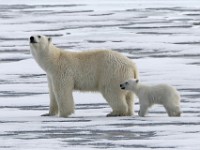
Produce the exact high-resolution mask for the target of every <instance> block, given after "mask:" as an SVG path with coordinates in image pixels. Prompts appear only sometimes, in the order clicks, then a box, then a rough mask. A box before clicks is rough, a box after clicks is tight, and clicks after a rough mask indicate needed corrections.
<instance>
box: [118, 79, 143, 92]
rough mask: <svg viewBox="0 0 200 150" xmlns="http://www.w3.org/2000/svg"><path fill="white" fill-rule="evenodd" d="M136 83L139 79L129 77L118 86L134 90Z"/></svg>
mask: <svg viewBox="0 0 200 150" xmlns="http://www.w3.org/2000/svg"><path fill="white" fill-rule="evenodd" d="M138 83H139V80H135V79H130V80H128V81H126V82H124V83H122V84H120V88H121V89H122V90H129V91H134V90H135V89H136V88H137V85H138Z"/></svg>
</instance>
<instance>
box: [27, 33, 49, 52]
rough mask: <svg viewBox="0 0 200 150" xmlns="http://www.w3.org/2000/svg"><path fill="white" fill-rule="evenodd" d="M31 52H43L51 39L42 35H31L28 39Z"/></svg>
mask: <svg viewBox="0 0 200 150" xmlns="http://www.w3.org/2000/svg"><path fill="white" fill-rule="evenodd" d="M29 42H30V48H31V52H34V51H35V52H37V51H45V50H47V49H48V46H49V44H50V43H51V38H49V37H46V36H43V35H32V36H31V37H30V39H29Z"/></svg>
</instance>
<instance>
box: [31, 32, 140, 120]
mask: <svg viewBox="0 0 200 150" xmlns="http://www.w3.org/2000/svg"><path fill="white" fill-rule="evenodd" d="M32 38H34V43H32V42H31V40H30V48H31V53H32V55H33V57H34V59H35V60H36V62H37V63H38V64H39V65H40V67H41V68H42V69H43V70H44V71H45V72H46V73H47V78H48V85H49V92H50V109H49V113H48V114H46V115H56V114H58V115H59V116H60V117H67V116H69V115H70V114H71V113H73V112H74V101H73V96H72V91H73V90H80V91H99V92H101V93H102V95H103V96H104V98H105V99H106V100H107V102H108V104H109V105H110V106H111V108H112V110H113V111H112V112H111V113H110V114H108V116H128V115H132V114H133V109H132V107H133V104H134V103H133V94H132V93H131V92H128V91H122V90H121V89H120V87H119V84H120V83H121V82H122V81H124V80H126V79H127V78H136V79H137V78H138V71H137V67H136V65H135V64H134V63H133V62H132V61H131V60H129V59H128V58H127V57H125V56H123V55H121V54H119V53H117V52H114V51H110V50H96V51H87V52H68V51H64V50H61V49H59V48H57V47H55V46H54V45H53V44H52V43H51V40H50V39H48V38H47V37H45V36H36V35H35V36H32Z"/></svg>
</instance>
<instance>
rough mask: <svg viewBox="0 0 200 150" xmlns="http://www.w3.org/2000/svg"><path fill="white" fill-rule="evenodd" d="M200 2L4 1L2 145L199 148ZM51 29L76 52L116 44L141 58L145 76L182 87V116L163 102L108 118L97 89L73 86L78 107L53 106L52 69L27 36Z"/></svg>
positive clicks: (0, 6)
mask: <svg viewBox="0 0 200 150" xmlns="http://www.w3.org/2000/svg"><path fill="white" fill-rule="evenodd" d="M199 20H200V2H199V1H198V0H191V1H180V0H174V1H169V0H167V1H156V0H150V1H147V0H146V1H144V0H138V1H137V0H136V1H132V0H127V1H120V0H109V1H107V0H101V1H99V2H97V1H92V0H87V1H81V0H77V1H72V0H69V1H64V0H63V1H59V2H58V1H54V0H51V1H43V2H42V3H41V2H40V1H39V0H38V1H37V0H36V1H20V2H19V1H17V0H12V1H9V2H7V1H5V2H4V1H3V2H2V1H0V25H1V28H0V33H1V34H0V128H1V131H0V148H1V149H55V148H58V149H66V148H70V149H80V148H81V149H95V148H96V149H105V148H107V149H122V148H124V149H134V148H135V149H152V148H155V149H164V148H165V149H176V150H179V149H181V150H182V149H188V150H191V149H199V147H200V144H199V139H200V128H199V125H200V109H199V108H200V88H199V85H200V59H199V58H200V50H199V48H200V21H199ZM32 34H44V35H48V36H51V37H52V38H53V43H55V44H56V45H57V46H58V47H61V48H65V49H68V50H70V51H83V50H86V49H113V50H116V51H119V52H121V53H123V54H124V55H126V56H128V57H129V58H131V59H134V61H135V62H136V63H137V65H138V67H139V71H140V77H141V81H143V82H145V83H152V84H156V83H163V82H164V83H169V84H171V85H173V86H175V87H176V88H177V89H178V90H179V91H180V93H181V96H182V100H181V107H182V111H183V114H182V117H180V118H169V117H168V116H167V114H166V113H165V111H164V109H163V108H162V107H161V106H155V107H153V108H152V109H150V112H149V114H148V116H147V117H145V118H141V117H138V115H137V112H138V107H139V106H138V100H137V99H136V100H135V116H132V117H116V118H115V117H113V118H107V117H105V116H106V114H107V113H109V112H110V111H111V109H110V107H109V106H108V105H107V103H106V102H105V100H104V99H103V98H102V97H101V95H100V94H98V93H78V92H75V93H74V99H75V103H76V111H75V114H73V115H71V116H70V117H69V118H58V117H40V115H41V114H44V113H46V112H47V111H48V103H49V100H48V99H49V98H48V88H47V80H46V76H45V73H44V72H43V71H42V70H41V69H40V68H39V67H38V66H37V64H36V63H35V61H34V60H33V59H32V57H31V55H30V52H29V46H28V37H29V36H30V35H32Z"/></svg>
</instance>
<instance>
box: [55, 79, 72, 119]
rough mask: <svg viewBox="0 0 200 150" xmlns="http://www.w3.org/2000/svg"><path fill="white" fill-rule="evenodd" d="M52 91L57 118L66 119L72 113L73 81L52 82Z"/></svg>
mask: <svg viewBox="0 0 200 150" xmlns="http://www.w3.org/2000/svg"><path fill="white" fill-rule="evenodd" d="M53 89H54V93H55V96H56V102H57V104H58V116H59V117H68V116H69V115H71V114H72V113H74V100H73V95H72V92H73V80H72V79H65V80H62V78H61V79H59V80H58V79H56V80H54V81H53Z"/></svg>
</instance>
